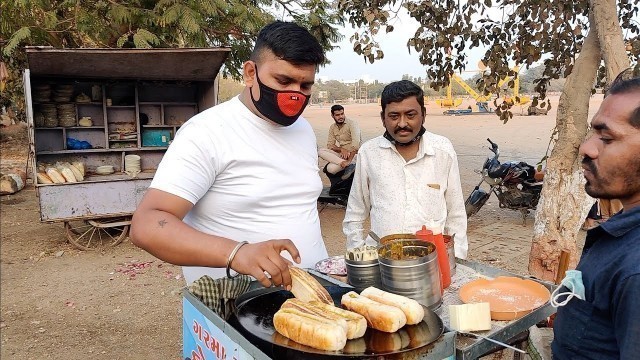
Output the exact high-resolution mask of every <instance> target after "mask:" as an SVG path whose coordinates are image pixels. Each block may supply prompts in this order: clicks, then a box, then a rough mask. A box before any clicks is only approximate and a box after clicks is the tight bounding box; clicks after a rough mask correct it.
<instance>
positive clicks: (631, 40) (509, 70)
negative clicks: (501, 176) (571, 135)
mask: <svg viewBox="0 0 640 360" xmlns="http://www.w3.org/2000/svg"><path fill="white" fill-rule="evenodd" d="M611 3H616V2H611ZM638 3H639V0H618V1H617V6H618V17H619V21H620V25H621V27H622V30H623V35H624V36H625V42H626V43H627V44H628V46H627V49H626V50H627V53H628V55H629V57H630V60H631V63H632V64H633V65H634V66H636V67H638V66H639V65H638V60H637V59H638V55H639V54H640V37H639V30H640V24H639V23H638V12H639V10H638V8H639V7H638ZM338 9H339V10H340V12H341V13H342V14H344V16H345V17H346V18H348V20H349V22H350V23H351V25H353V26H354V27H355V28H356V29H357V31H356V33H355V34H354V35H353V36H352V37H351V41H352V43H353V49H354V51H355V52H356V53H358V54H360V55H363V57H364V58H365V61H369V62H371V63H373V62H374V61H375V60H378V59H381V58H382V57H383V56H384V52H383V50H382V49H381V48H380V46H379V44H378V42H377V41H376V39H377V38H378V37H379V36H383V35H382V34H381V33H382V32H385V33H388V32H391V31H393V30H394V28H393V23H394V19H395V18H397V16H398V14H400V13H401V12H404V13H407V14H408V15H409V16H410V17H412V18H413V19H415V20H416V21H417V22H418V25H417V29H416V31H415V33H414V34H413V36H411V37H410V38H409V39H408V41H407V47H408V49H409V51H411V49H414V50H415V51H416V52H417V53H418V55H419V59H420V62H421V63H422V64H424V65H426V74H427V77H428V78H429V79H430V80H431V86H432V87H433V88H434V89H436V90H437V89H439V88H441V87H444V86H446V85H447V84H448V83H449V75H450V74H452V73H454V72H461V71H463V70H465V68H466V65H467V61H468V55H467V53H468V52H469V50H470V49H473V48H476V47H480V48H483V49H486V51H485V53H484V56H483V59H482V61H483V63H484V64H485V65H486V67H487V70H486V71H485V72H484V74H483V76H482V77H480V78H479V79H478V88H480V89H481V90H482V91H483V92H484V93H485V94H488V93H498V94H499V89H498V88H497V84H498V82H499V81H500V79H501V78H503V77H504V76H507V75H510V76H514V75H516V72H515V71H514V70H513V66H514V65H516V66H519V67H521V68H522V67H526V68H529V67H530V66H532V65H533V64H534V63H536V62H538V61H543V63H544V65H545V69H544V71H543V73H542V76H541V77H540V78H539V79H537V80H536V86H535V91H536V92H538V96H537V97H536V98H534V99H533V102H532V105H534V106H536V105H537V106H546V107H550V105H549V103H548V101H546V91H547V88H548V86H549V84H550V81H551V80H553V79H559V78H561V77H566V76H567V75H568V74H570V73H571V70H572V68H573V65H574V63H575V60H576V57H577V56H578V55H579V54H580V50H581V48H582V44H583V42H584V39H585V37H586V34H587V32H588V30H589V26H590V24H589V14H590V10H591V9H590V1H589V0H569V1H546V0H521V1H517V2H514V1H509V0H467V1H462V2H459V1H452V0H418V1H410V0H400V1H398V0H338ZM600 74H601V75H600V77H599V82H600V84H599V85H602V82H603V80H604V72H603V71H602V72H600ZM509 85H510V86H513V82H511V84H509ZM498 114H499V115H500V116H501V119H502V120H504V121H506V120H508V119H509V118H510V117H511V116H512V114H511V112H510V111H509V106H508V104H504V103H503V104H502V105H501V106H500V108H499V109H498Z"/></svg>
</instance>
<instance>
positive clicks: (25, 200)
mask: <svg viewBox="0 0 640 360" xmlns="http://www.w3.org/2000/svg"><path fill="white" fill-rule="evenodd" d="M600 101H601V99H600V98H594V99H593V101H592V106H591V114H593V113H594V111H595V109H597V106H598V104H599V102H600ZM553 105H554V106H555V105H557V99H556V101H554V102H553ZM345 109H346V114H347V116H348V117H350V118H352V119H355V120H357V121H358V122H359V124H360V126H361V128H362V130H363V137H364V139H370V138H372V137H375V136H378V135H380V134H382V132H383V130H382V129H383V128H382V124H381V121H380V118H379V111H380V109H379V106H378V105H377V104H367V105H359V104H353V105H345ZM427 111H428V116H427V122H426V127H427V128H428V129H429V130H430V131H432V132H435V133H438V134H441V135H444V136H446V137H448V138H449V139H451V141H452V142H453V144H454V146H455V148H456V151H457V153H458V159H459V164H460V173H461V178H462V185H463V191H464V193H465V195H467V194H468V193H469V192H470V191H471V190H472V189H473V186H475V184H476V183H477V182H478V181H479V175H477V174H476V173H474V171H473V170H474V169H478V168H480V167H481V165H482V163H483V162H484V159H485V158H486V157H487V156H488V155H489V153H490V152H489V150H488V149H487V148H486V147H485V146H486V145H487V142H486V140H485V139H486V138H487V137H489V138H491V139H492V140H493V141H495V142H496V143H498V144H499V145H500V149H501V159H503V160H512V159H517V160H525V161H527V162H529V163H536V162H537V161H538V160H539V159H540V158H542V156H543V155H544V153H545V151H546V149H547V145H548V143H549V137H550V134H551V132H552V130H553V127H554V123H555V108H554V109H553V110H552V111H551V112H550V113H549V115H547V116H515V117H514V118H513V119H512V120H511V121H509V123H507V124H506V125H503V124H502V123H501V122H500V121H499V120H498V119H497V118H496V117H495V116H491V115H470V116H458V117H451V116H443V115H442V110H441V109H438V108H436V107H435V106H434V105H429V106H428V110H427ZM304 116H305V117H306V118H307V119H308V120H309V121H310V122H311V124H312V125H313V127H314V129H315V131H316V134H317V137H318V144H319V145H321V146H324V144H325V142H326V138H327V130H328V128H329V125H330V124H331V121H332V119H331V117H330V110H329V106H317V105H315V106H310V107H309V108H308V109H307V110H306V111H305V113H304ZM2 135H3V136H2V143H1V146H0V150H1V151H2V152H1V156H2V163H1V164H2V168H3V169H6V168H10V167H15V166H20V167H24V162H25V157H26V146H27V145H26V138H25V132H24V131H19V130H16V129H15V128H14V129H3V133H2ZM325 180H326V179H325ZM0 205H1V207H0V216H1V224H0V232H1V236H2V243H1V249H0V273H1V293H0V347H1V350H0V358H2V359H84V358H92V359H134V358H136V359H171V358H173V359H177V358H180V357H181V354H182V350H181V349H182V348H181V346H182V320H181V319H182V315H181V296H180V289H181V287H182V286H183V285H184V280H183V279H182V278H181V276H180V275H181V271H180V268H179V267H176V266H173V265H170V264H167V263H164V262H162V261H159V260H157V259H155V258H154V257H153V256H151V255H149V254H147V253H145V252H144V251H142V250H139V249H138V248H136V247H134V246H133V245H132V244H131V243H130V242H129V241H125V242H124V243H122V244H120V245H118V246H116V247H114V248H110V249H108V250H107V251H104V252H86V251H79V250H77V249H75V248H74V247H73V246H71V245H70V244H69V243H68V242H67V241H66V238H65V234H64V231H63V226H62V224H60V223H54V224H45V223H41V222H40V220H39V212H38V209H39V205H38V199H37V197H36V192H35V190H34V189H33V187H32V186H29V187H27V188H25V189H24V190H22V191H20V192H19V193H17V194H15V195H9V196H3V197H2V198H1V199H0ZM343 217H344V209H343V208H340V207H334V206H328V207H326V208H324V209H323V210H322V212H321V214H320V218H321V222H322V231H323V236H324V239H325V243H326V245H327V248H328V249H329V252H330V254H331V255H337V254H340V253H342V252H343V251H344V242H345V238H344V235H343V234H342V229H341V222H342V219H343ZM532 223H533V216H529V218H528V221H527V223H526V225H524V226H523V225H522V219H521V218H520V215H519V213H516V212H513V211H509V210H502V209H498V207H497V199H495V198H493V197H492V198H491V199H490V200H489V203H488V204H487V205H486V206H485V208H483V209H482V210H481V211H480V212H479V213H478V215H477V216H474V217H472V218H471V219H469V239H470V258H471V259H473V260H477V261H482V262H486V263H488V264H491V265H493V266H496V267H501V268H504V269H507V270H509V271H513V272H516V273H523V274H524V273H526V266H527V259H528V251H529V246H530V238H531V228H532Z"/></svg>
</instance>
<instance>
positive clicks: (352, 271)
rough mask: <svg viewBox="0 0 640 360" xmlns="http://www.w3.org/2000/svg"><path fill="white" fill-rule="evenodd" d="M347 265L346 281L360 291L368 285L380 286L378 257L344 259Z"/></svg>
mask: <svg viewBox="0 0 640 360" xmlns="http://www.w3.org/2000/svg"><path fill="white" fill-rule="evenodd" d="M344 262H345V263H346V265H347V282H348V283H349V284H350V285H351V286H353V287H354V288H356V291H357V292H360V291H362V290H364V289H366V288H368V287H369V286H374V287H377V288H382V280H381V277H380V264H379V263H378V259H373V260H365V261H355V260H349V259H345V260H344Z"/></svg>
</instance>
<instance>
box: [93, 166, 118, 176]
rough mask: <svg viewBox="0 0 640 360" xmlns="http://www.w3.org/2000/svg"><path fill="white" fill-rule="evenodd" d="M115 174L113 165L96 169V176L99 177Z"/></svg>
mask: <svg viewBox="0 0 640 360" xmlns="http://www.w3.org/2000/svg"><path fill="white" fill-rule="evenodd" d="M113 172H114V170H113V166H112V165H103V166H98V167H97V168H96V174H98V175H109V174H113Z"/></svg>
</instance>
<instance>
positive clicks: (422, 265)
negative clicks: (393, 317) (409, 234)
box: [378, 239, 442, 310]
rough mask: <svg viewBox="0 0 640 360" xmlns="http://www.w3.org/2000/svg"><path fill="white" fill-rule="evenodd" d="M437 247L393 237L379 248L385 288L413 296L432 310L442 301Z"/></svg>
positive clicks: (414, 240) (428, 243) (395, 292)
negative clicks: (393, 239)
mask: <svg viewBox="0 0 640 360" xmlns="http://www.w3.org/2000/svg"><path fill="white" fill-rule="evenodd" d="M437 256H438V255H437V252H436V247H435V245H433V244H432V243H430V242H426V241H422V240H418V239H413V240H411V239H404V240H396V241H391V242H389V243H387V244H385V245H382V246H380V247H379V248H378V261H379V262H380V274H381V276H382V287H383V289H384V290H386V291H389V292H391V293H394V294H398V295H403V296H406V297H408V298H411V299H414V300H416V301H417V302H419V303H420V304H422V305H424V306H427V307H428V308H430V309H431V310H436V309H438V308H439V307H440V305H442V285H441V283H440V271H439V269H438V257H437Z"/></svg>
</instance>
